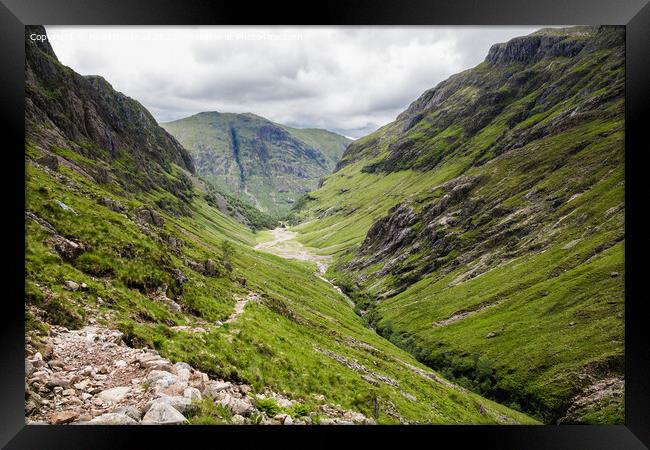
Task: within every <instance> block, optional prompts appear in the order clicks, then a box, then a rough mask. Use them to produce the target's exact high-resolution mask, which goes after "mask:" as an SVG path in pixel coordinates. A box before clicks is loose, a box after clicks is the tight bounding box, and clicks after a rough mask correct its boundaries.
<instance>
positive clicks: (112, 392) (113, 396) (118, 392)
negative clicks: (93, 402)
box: [97, 386, 131, 403]
mask: <svg viewBox="0 0 650 450" xmlns="http://www.w3.org/2000/svg"><path fill="white" fill-rule="evenodd" d="M130 390H131V388H130V387H129V386H118V387H114V388H111V389H106V390H105V391H102V392H100V393H99V394H98V395H97V397H98V398H100V399H102V400H103V401H105V402H114V403H117V402H119V401H121V400H123V399H124V398H125V397H126V395H127V394H128V393H129V391H130Z"/></svg>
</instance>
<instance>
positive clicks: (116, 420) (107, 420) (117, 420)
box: [88, 413, 138, 425]
mask: <svg viewBox="0 0 650 450" xmlns="http://www.w3.org/2000/svg"><path fill="white" fill-rule="evenodd" d="M88 423H89V424H92V425H137V423H138V422H136V421H135V420H133V418H131V417H129V416H127V415H126V414H122V413H107V414H102V415H101V416H97V417H95V418H94V419H92V420H90V421H89V422H88Z"/></svg>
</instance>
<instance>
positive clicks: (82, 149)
mask: <svg viewBox="0 0 650 450" xmlns="http://www.w3.org/2000/svg"><path fill="white" fill-rule="evenodd" d="M31 33H37V34H45V30H44V29H43V27H27V28H26V30H25V37H26V39H25V42H26V67H25V76H26V85H25V128H26V139H27V142H28V143H29V145H32V146H35V147H37V148H38V149H39V150H42V151H44V152H46V153H47V154H50V155H55V156H54V157H58V158H65V159H66V160H67V164H68V165H69V166H70V167H72V168H74V169H75V170H77V171H79V172H80V173H83V174H84V175H85V176H89V177H92V178H93V179H94V180H95V181H97V182H98V183H101V184H111V183H114V184H115V185H116V186H119V187H120V188H121V189H123V190H126V191H150V190H153V189H159V188H162V189H164V190H167V191H169V192H171V193H173V194H174V195H175V196H176V197H177V198H179V199H180V200H181V201H183V202H184V203H187V201H188V200H189V198H186V197H188V196H189V195H190V192H189V191H190V189H189V186H190V185H191V183H190V182H189V179H188V178H187V176H185V175H183V174H182V173H181V172H183V171H184V172H187V173H188V174H191V173H194V165H193V163H192V159H191V157H190V155H189V153H188V152H187V151H186V150H185V149H184V148H183V147H182V146H181V145H180V144H179V143H178V141H177V140H176V139H174V138H173V137H172V136H171V135H170V134H169V133H167V132H166V131H165V130H163V129H162V128H160V127H159V126H158V124H157V123H156V121H155V119H154V118H153V116H152V115H151V114H150V113H149V111H147V110H146V109H145V108H144V107H143V106H142V105H141V104H140V103H138V102H137V101H136V100H133V99H131V98H129V97H127V96H125V95H123V94H121V93H120V92H117V91H115V90H114V89H113V88H112V86H111V85H110V84H109V83H108V82H107V81H106V80H104V79H103V78H102V77H100V76H88V77H84V76H81V75H79V74H77V73H75V72H74V71H73V70H71V69H69V68H68V67H65V66H63V65H62V64H61V63H60V62H59V61H58V59H57V57H56V55H55V54H54V52H53V50H52V48H51V46H50V44H49V42H47V41H45V42H39V43H36V42H35V41H31V40H30V39H29V38H28V36H29V35H30V34H31ZM56 155H58V156H56ZM179 208H181V209H182V207H179Z"/></svg>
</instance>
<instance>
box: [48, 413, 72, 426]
mask: <svg viewBox="0 0 650 450" xmlns="http://www.w3.org/2000/svg"><path fill="white" fill-rule="evenodd" d="M78 418H79V413H78V412H77V411H55V412H53V413H52V414H51V415H50V423H51V424H52V425H62V424H64V423H70V422H74V421H75V420H77V419H78Z"/></svg>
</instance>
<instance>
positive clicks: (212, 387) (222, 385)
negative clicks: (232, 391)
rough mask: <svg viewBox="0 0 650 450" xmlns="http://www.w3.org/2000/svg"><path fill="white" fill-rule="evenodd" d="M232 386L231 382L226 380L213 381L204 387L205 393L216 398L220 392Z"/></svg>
mask: <svg viewBox="0 0 650 450" xmlns="http://www.w3.org/2000/svg"><path fill="white" fill-rule="evenodd" d="M230 386H231V384H230V383H226V382H224V381H213V382H212V383H209V384H208V385H207V386H206V387H205V388H204V389H203V395H204V396H206V397H209V398H215V397H216V396H217V394H218V393H219V392H221V391H223V390H225V389H228V388H229V387H230Z"/></svg>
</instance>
